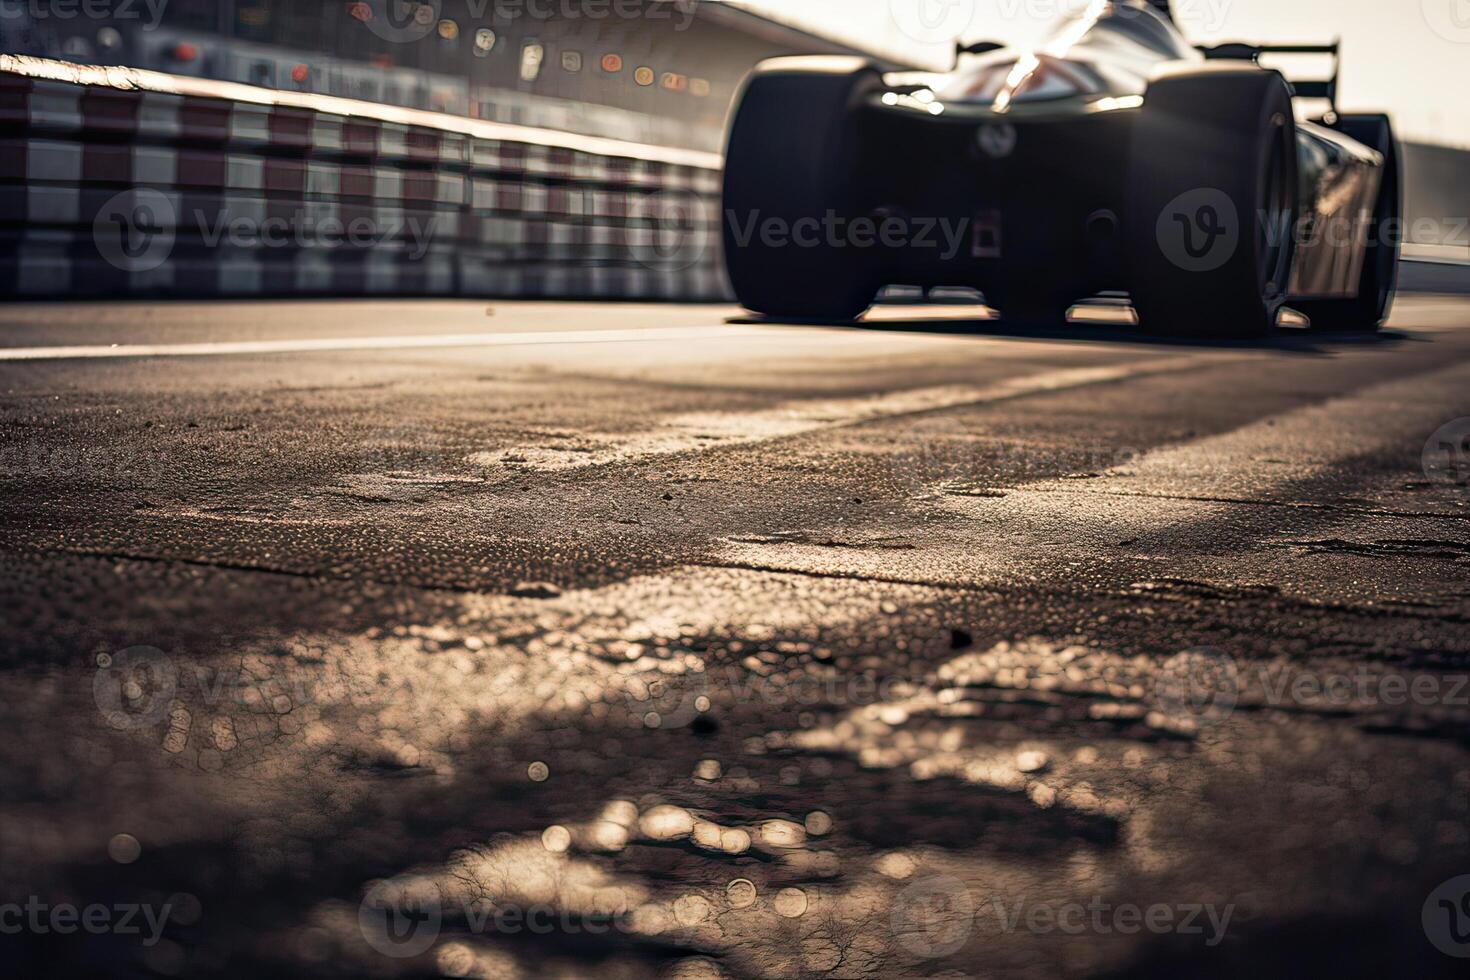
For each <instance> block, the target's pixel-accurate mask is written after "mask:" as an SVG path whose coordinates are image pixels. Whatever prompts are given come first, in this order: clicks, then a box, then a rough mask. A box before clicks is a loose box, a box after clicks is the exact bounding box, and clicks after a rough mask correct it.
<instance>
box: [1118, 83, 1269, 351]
mask: <svg viewBox="0 0 1470 980" xmlns="http://www.w3.org/2000/svg"><path fill="white" fill-rule="evenodd" d="M1297 210H1298V189H1297V146H1296V124H1295V121H1294V118H1293V116H1292V109H1291V92H1290V90H1289V89H1288V87H1287V84H1286V81H1285V80H1284V79H1283V78H1282V77H1281V75H1280V74H1278V73H1277V72H1274V71H1267V70H1264V69H1261V68H1258V67H1256V66H1254V65H1251V64H1248V63H1242V64H1239V65H1235V64H1228V65H1227V64H1214V65H1207V66H1203V67H1199V68H1193V69H1190V70H1189V71H1181V72H1171V73H1168V74H1164V75H1162V76H1160V77H1158V78H1155V79H1154V80H1153V81H1152V82H1151V83H1150V85H1149V87H1148V91H1147V94H1146V95H1145V97H1144V105H1143V108H1142V109H1141V110H1140V113H1139V116H1138V118H1137V120H1136V122H1135V128H1134V133H1133V143H1132V159H1131V170H1130V174H1129V203H1128V220H1127V226H1128V231H1127V235H1128V243H1129V251H1130V267H1131V280H1132V281H1131V284H1130V289H1129V291H1130V293H1131V294H1132V297H1133V306H1134V308H1135V310H1136V311H1137V312H1138V317H1139V322H1140V325H1141V326H1142V327H1144V328H1145V329H1148V330H1155V331H1163V332H1168V333H1176V334H1181V333H1182V334H1190V335H1196V336H1211V337H1220V336H1228V337H1259V336H1262V335H1264V334H1266V333H1268V332H1269V331H1270V330H1271V329H1272V327H1273V326H1274V325H1275V323H1276V316H1277V313H1278V312H1279V311H1280V309H1281V305H1282V303H1283V302H1284V301H1285V298H1286V287H1287V281H1288V279H1289V278H1290V275H1291V268H1292V258H1293V230H1294V227H1295V222H1296V216H1297Z"/></svg>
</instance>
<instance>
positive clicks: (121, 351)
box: [0, 325, 781, 361]
mask: <svg viewBox="0 0 1470 980" xmlns="http://www.w3.org/2000/svg"><path fill="white" fill-rule="evenodd" d="M780 335H781V332H780V331H777V330H773V329H771V328H770V327H756V326H723V325H720V326H702V327H646V328H638V329H633V330H543V331H537V330H526V331H519V332H513V333H504V332H503V333H451V334H422V335H417V336H415V335H408V336H387V337H308V338H301V339H294V340H239V341H220V342H216V343H195V344H94V345H90V346H77V347H11V348H0V361H55V360H69V359H97V358H120V357H218V356H222V355H241V354H245V355H251V354H299V353H309V352H313V351H349V350H364V351H367V350H415V349H420V350H422V349H432V348H445V347H515V346H535V345H541V344H548V345H551V344H630V343H662V342H665V341H670V340H734V339H740V338H743V337H765V338H771V337H775V336H780Z"/></svg>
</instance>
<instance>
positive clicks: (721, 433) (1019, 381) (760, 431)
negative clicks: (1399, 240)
mask: <svg viewBox="0 0 1470 980" xmlns="http://www.w3.org/2000/svg"><path fill="white" fill-rule="evenodd" d="M1250 356H1253V355H1223V356H1222V355H1220V354H1203V355H1198V354H1197V355H1190V356H1186V357H1168V358H1160V359H1155V360H1148V361H1141V362H1134V363H1131V364H1123V365H1109V366H1104V367H1085V368H1064V369H1061V370H1056V371H1045V372H1042V373H1040V374H1032V375H1024V376H1021V377H1016V378H1007V379H1006V380H1004V381H998V382H994V383H992V384H987V385H941V386H937V387H932V388H915V389H910V390H907V391H894V392H885V393H883V394H879V395H864V396H861V397H856V398H822V399H800V400H796V401H788V402H782V403H781V404H779V405H775V406H772V407H771V408H765V409H760V410H758V411H750V412H695V413H691V414H686V415H676V416H673V417H670V418H667V419H664V420H663V421H661V422H660V423H659V424H658V426H657V427H655V428H652V429H645V430H641V431H637V432H624V433H595V432H594V433H586V434H584V435H581V436H579V437H578V439H577V441H576V442H575V444H573V445H570V446H546V445H520V446H514V447H512V448H509V449H500V450H493V451H488V452H480V453H475V454H473V455H471V456H470V462H471V463H474V464H476V465H479V466H499V465H503V466H513V467H517V468H522V469H529V470H538V471H542V472H546V471H554V470H569V469H577V468H580V467H584V466H603V465H606V464H609V463H625V462H631V461H635V460H640V459H649V458H653V457H658V456H667V455H671V454H673V453H682V452H690V451H694V450H705V449H720V448H724V447H727V446H743V445H750V444H752V443H759V442H767V441H769V440H772V439H782V438H786V437H789V436H795V435H802V434H804V433H808V432H816V431H820V430H823V429H833V428H838V427H840V426H846V425H855V424H858V423H861V422H872V421H876V420H879V419H885V418H893V417H895V416H901V415H913V414H915V413H919V412H932V411H937V410H940V409H947V408H959V407H962V406H966V405H980V404H985V403H988V402H998V401H1005V400H1006V399H1010V398H1019V397H1022V396H1025V395H1036V394H1044V393H1046V392H1051V391H1062V390H1065V389H1069V388H1081V387H1085V386H1087V385H1095V384H1106V383H1109V382H1116V381H1126V380H1128V379H1129V378H1138V377H1146V376H1148V375H1153V374H1168V373H1173V372H1178V371H1187V370H1193V369H1195V368H1202V367H1206V366H1210V365H1218V364H1222V363H1227V362H1230V361H1236V360H1242V359H1244V358H1247V357H1250Z"/></svg>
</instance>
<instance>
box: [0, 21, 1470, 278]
mask: <svg viewBox="0 0 1470 980" xmlns="http://www.w3.org/2000/svg"><path fill="white" fill-rule="evenodd" d="M901 2H902V0H893V3H889V2H888V0H883V2H879V0H870V2H862V0H854V2H853V3H852V4H851V5H842V4H831V3H817V2H815V0H812V2H799V3H791V4H787V5H783V4H780V3H774V2H755V0H753V2H740V3H735V2H714V0H95V2H93V3H89V4H78V3H73V2H70V0H0V95H3V98H4V100H5V102H4V104H3V105H0V116H3V119H0V122H3V124H4V126H5V130H6V131H5V133H4V134H3V135H0V142H3V146H0V150H3V152H0V281H3V282H4V283H5V284H6V285H7V286H8V287H9V290H10V291H11V292H12V293H14V294H17V295H27V296H73V295H77V294H78V293H84V294H89V295H132V296H141V295H181V294H186V295H197V296H213V295H242V296H250V295H342V294H344V293H345V294H356V293H357V292H372V293H377V294H400V295H403V294H407V295H498V296H521V297H567V298H612V297H616V298H653V299H683V300H691V299H728V296H729V292H728V289H727V288H726V286H725V284H724V283H723V271H722V265H723V261H722V256H721V254H720V242H719V237H720V236H719V203H718V186H719V180H718V172H719V166H720V160H719V153H720V151H721V148H722V139H723V133H724V127H725V123H726V120H727V118H728V115H729V112H730V109H731V106H732V102H733V100H734V98H735V96H736V94H737V91H738V87H739V84H740V81H741V78H742V77H743V76H744V75H745V73H746V72H747V71H749V70H750V68H751V67H752V66H753V65H755V64H756V63H757V62H759V61H761V60H762V59H765V58H769V57H775V56H780V55H789V54H844V53H846V54H852V53H857V54H864V55H866V56H869V57H873V58H875V59H876V60H878V61H879V63H880V64H882V65H884V66H885V67H887V68H891V69H902V68H911V67H914V66H915V65H919V66H925V67H929V68H933V67H937V66H938V62H940V61H944V60H945V57H947V56H945V55H944V54H943V52H944V51H946V50H949V49H948V48H947V45H945V44H940V43H938V41H936V40H935V39H934V38H928V39H927V43H925V42H921V41H919V40H917V39H916V38H915V37H914V33H915V32H914V30H913V29H912V25H909V29H908V30H906V29H905V26H904V23H903V20H904V18H903V17H902V16H900V14H902V13H903V11H904V10H905V9H907V8H902V7H900V6H895V5H894V4H898V3H901ZM915 2H917V0H915ZM1042 6H1043V7H1044V8H1045V11H1046V12H1047V13H1048V15H1049V17H1050V19H1052V20H1054V19H1055V17H1056V15H1057V13H1058V12H1060V11H1062V10H1065V9H1067V7H1068V4H1067V3H1065V2H1059V3H1055V4H1051V3H1048V4H1044V5H1042ZM843 9H850V10H851V17H850V18H848V19H847V20H846V21H845V22H844V19H843V18H842V16H841V15H840V11H841V10H843ZM946 9H948V8H946ZM955 9H958V10H961V11H968V12H969V13H970V15H971V16H970V19H969V21H968V23H967V24H959V25H958V27H961V28H964V30H963V31H962V32H961V33H962V34H964V36H966V37H968V36H970V35H972V34H975V33H976V32H977V31H978V32H979V33H980V34H982V35H985V36H991V35H993V36H996V37H1002V38H1006V37H1008V36H1009V35H1017V34H1024V32H1025V30H1024V29H1027V27H1028V25H1027V23H1025V20H1026V17H1028V16H1029V17H1033V19H1035V17H1034V16H1033V15H1035V14H1036V11H1035V10H1033V9H1032V5H1028V4H1023V3H1022V4H1010V5H1008V6H1007V5H1004V4H1003V5H1001V6H999V7H996V8H995V9H994V10H992V9H991V8H990V7H988V6H977V5H976V4H974V3H968V4H967V3H964V2H961V3H959V4H958V5H957V6H955ZM1209 9H1211V10H1215V9H1216V7H1215V6H1211V7H1210V8H1209ZM1231 9H1232V10H1233V9H1234V8H1231ZM1304 9H1306V8H1301V9H1298V8H1297V7H1292V8H1291V10H1290V11H1288V12H1286V13H1283V14H1282V17H1283V18H1285V22H1284V25H1285V26H1283V25H1279V24H1276V20H1274V19H1272V18H1275V15H1274V14H1273V15H1271V18H1266V19H1269V20H1271V25H1275V26H1277V27H1282V29H1287V28H1289V29H1290V30H1294V31H1301V32H1306V34H1310V35H1311V38H1307V39H1315V38H1316V36H1317V35H1319V34H1323V35H1324V36H1325V35H1326V34H1330V33H1331V31H1332V30H1333V25H1332V24H1330V23H1327V22H1326V21H1325V20H1323V21H1322V22H1321V23H1318V22H1314V21H1308V22H1306V23H1303V22H1301V19H1300V15H1301V13H1302V10H1304ZM1007 10H1009V11H1010V13H1009V14H1007V13H1006V11H1007ZM1176 10H1178V11H1190V12H1195V13H1197V12H1198V5H1193V6H1188V7H1186V6H1184V5H1177V4H1176ZM910 12H911V11H910ZM951 12H952V11H951ZM1413 13H1414V12H1412V11H1410V12H1409V13H1406V14H1404V15H1403V17H1404V18H1406V19H1407V20H1412V21H1413V22H1414V24H1415V25H1417V26H1418V27H1420V28H1424V29H1422V30H1419V31H1417V32H1416V31H1409V30H1403V31H1400V33H1401V34H1402V35H1403V36H1402V37H1400V38H1398V42H1399V43H1401V44H1411V43H1413V44H1420V43H1421V42H1420V41H1419V40H1418V39H1419V38H1420V37H1421V35H1422V37H1423V38H1426V39H1432V40H1436V41H1437V40H1438V38H1436V37H1435V36H1434V35H1432V34H1431V32H1430V31H1429V30H1428V29H1427V28H1425V27H1424V25H1422V24H1419V21H1418V19H1417V18H1416V17H1414V16H1413ZM1023 14H1024V15H1026V16H1022V15H1023ZM1288 14H1289V16H1288ZM1343 16H1344V17H1345V18H1346V20H1345V21H1344V23H1345V24H1347V25H1348V26H1352V24H1353V23H1356V22H1357V21H1361V20H1362V18H1363V17H1364V16H1365V15H1364V14H1363V13H1362V11H1349V10H1345V11H1344V15H1343ZM1176 17H1182V14H1176ZM1293 17H1295V18H1297V19H1296V20H1292V19H1291V18H1293ZM1247 19H1248V18H1245V17H1243V16H1241V17H1233V18H1232V19H1230V20H1229V21H1228V22H1227V23H1225V24H1214V23H1209V22H1199V23H1196V22H1195V20H1181V29H1183V30H1185V32H1186V34H1187V35H1189V36H1190V37H1191V38H1192V39H1195V40H1200V39H1203V38H1205V37H1206V36H1207V35H1209V34H1210V32H1211V31H1212V30H1224V29H1229V30H1237V29H1238V32H1239V33H1241V34H1242V36H1254V35H1253V34H1252V32H1251V30H1250V29H1249V28H1250V27H1251V26H1252V25H1249V24H1246V23H1245V21H1246V20H1247ZM1254 19H1255V20H1261V19H1262V18H1261V17H1256V18H1254ZM1196 20H1198V18H1196ZM1319 20H1320V18H1319ZM1236 21H1240V23H1236ZM992 22H994V23H992ZM1406 22H1407V21H1406ZM1038 23H1040V22H1039V21H1038ZM1271 25H1267V26H1271ZM921 26H922V23H921ZM1033 26H1034V25H1033ZM1256 26H1260V25H1256ZM1358 26H1359V27H1363V25H1362V24H1358ZM1370 26H1371V25H1370ZM992 27H993V28H994V30H993V31H992V30H991V28H992ZM1306 34H1304V35H1303V36H1304V38H1305V37H1306ZM946 36H947V35H946ZM936 37H937V34H936ZM839 38H840V39H839ZM1387 40H1388V41H1393V38H1389V39H1387ZM1020 43H1026V42H1025V41H1024V39H1022V40H1021V42H1020ZM1422 43H1425V44H1427V43H1429V41H1428V40H1425V41H1423V42H1422ZM857 45H863V47H862V48H861V49H860V48H859V47H857ZM1360 50H1363V49H1362V48H1361V47H1360ZM1380 53H1381V52H1380ZM1372 54H1373V52H1370V51H1367V50H1363V54H1362V58H1361V61H1362V63H1363V67H1364V73H1365V74H1367V75H1370V76H1371V75H1372V71H1375V70H1376V69H1373V68H1372V65H1376V64H1378V61H1374V60H1373V59H1372V58H1371V57H1370V56H1371V55H1372ZM7 56H9V57H7ZM15 56H20V57H19V58H17V57H15ZM27 56H28V57H29V58H31V59H42V60H40V61H33V62H31V63H29V64H28V65H27V66H25V67H22V66H23V65H26V62H25V58H26V57H27ZM1378 60H1379V61H1381V60H1382V59H1381V58H1380V59H1378ZM1355 63H1357V62H1355V61H1354V60H1353V55H1352V53H1351V52H1349V53H1348V55H1347V62H1346V70H1347V72H1348V74H1349V76H1350V77H1352V75H1353V71H1354V64H1355ZM66 64H71V65H81V66H98V67H108V66H125V67H127V68H129V69H139V70H143V71H145V72H148V73H157V74H149V75H140V74H138V73H136V72H133V73H110V72H105V71H102V72H99V71H95V70H94V71H91V72H80V73H79V72H76V71H74V70H71V69H68V68H66V67H65V65H66ZM1370 69H1371V70H1370ZM1372 77H1377V76H1372ZM1430 81H1432V80H1430ZM221 83H226V86H225V87H221ZM229 85H234V86H238V87H233V88H231V87H228V86H229ZM144 91H146V92H148V93H150V94H149V95H148V97H147V98H143V97H140V93H142V92H144ZM1425 91H1426V98H1428V95H1430V94H1434V93H1439V89H1438V88H1437V87H1435V85H1433V84H1430V85H1428V86H1427V87H1426V89H1425ZM119 93H127V94H126V95H120V94H119ZM1441 94H1442V93H1441ZM1401 96H1402V93H1400V98H1399V103H1402V101H1403V100H1402V97H1401ZM1437 97H1439V95H1436V98H1437ZM1385 98H1387V100H1388V101H1389V102H1394V97H1392V96H1385ZM1399 103H1395V105H1398V107H1399V108H1400V109H1402V108H1403V105H1401V104H1399ZM1408 104H1409V105H1410V106H1418V105H1419V103H1418V102H1417V101H1413V102H1410V103H1408ZM1395 105H1384V106H1379V105H1359V104H1357V101H1356V99H1355V100H1354V104H1352V105H1350V106H1348V107H1347V108H1350V109H1379V108H1389V109H1395ZM260 106H267V107H269V108H266V109H259V108H258V107H260ZM1405 111H1407V110H1405ZM303 114H304V115H303ZM257 117H259V118H257ZM201 120H203V121H205V122H204V124H202V125H201ZM303 120H308V121H306V122H303ZM357 123H361V124H362V126H363V127H365V129H366V131H371V132H372V133H373V134H374V136H373V140H372V141H370V142H363V141H362V140H361V139H356V141H354V139H347V140H345V141H344V140H343V139H341V138H338V137H336V136H333V135H332V133H335V132H336V131H337V130H338V129H340V128H341V127H342V126H343V125H349V127H350V126H351V125H356V124H357ZM303 126H305V127H306V128H305V129H304V130H303V129H301V127H303ZM1417 132H1418V131H1416V132H1415V135H1417ZM558 134H567V136H568V137H578V138H583V139H582V141H581V142H578V141H577V139H566V138H562V137H561V136H559V135H558ZM589 139H590V140H592V141H594V142H590V143H589V142H587V140H589ZM405 140H406V141H407V143H408V144H414V143H415V141H417V144H418V145H416V146H412V145H408V146H402V147H401V146H399V143H402V142H404V141H405ZM599 140H600V141H616V142H615V143H609V142H595V141H599ZM1446 142H1453V140H1451V139H1447V140H1446ZM427 146H432V148H433V149H432V153H428V155H426V151H425V147H427ZM553 151H554V152H553ZM772 152H773V153H779V152H780V148H779V147H773V148H772ZM548 153H552V154H553V156H556V155H558V154H559V155H560V156H557V158H556V159H549V158H548V157H547V154H548ZM691 153H692V154H695V155H694V156H689V155H688V154H691ZM568 154H569V155H568ZM681 154H683V155H681ZM1404 164H1405V168H1406V176H1407V180H1406V184H1407V200H1406V213H1407V215H1408V216H1409V219H1410V220H1409V224H1408V226H1407V227H1406V229H1405V232H1406V238H1407V241H1408V242H1409V243H1411V244H1410V247H1409V248H1408V249H1407V250H1406V253H1407V254H1408V255H1409V256H1410V257H1412V258H1414V259H1416V260H1419V261H1417V262H1415V263H1413V264H1411V265H1410V266H1407V267H1406V283H1407V284H1408V285H1410V286H1411V287H1424V288H1429V286H1433V288H1436V289H1444V288H1451V287H1455V288H1458V285H1459V284H1462V282H1463V280H1465V279H1467V278H1470V277H1467V276H1465V275H1464V273H1463V270H1460V269H1458V268H1455V269H1450V268H1447V265H1454V264H1456V263H1463V262H1465V261H1466V260H1470V189H1467V181H1466V179H1465V178H1466V176H1467V175H1470V151H1467V150H1461V149H1456V148H1453V147H1449V146H1436V145H1430V144H1429V143H1425V142H1406V144H1405V147H1404ZM671 167H672V168H673V169H670V168H671ZM680 168H683V169H680ZM139 192H146V193H143V194H140V193H139ZM269 221H276V222H285V223H286V224H288V225H289V226H290V228H291V235H290V237H289V239H286V240H279V241H276V242H275V243H274V244H271V243H267V245H268V246H269V247H266V248H262V247H260V241H259V240H260V239H261V238H262V237H263V236H262V235H261V234H260V231H261V229H262V227H263V226H265V224H266V223H267V222H269ZM236 222H243V223H244V225H250V226H252V227H253V234H252V235H249V236H245V240H242V236H240V235H235V234H231V235H228V236H226V237H225V239H223V240H222V239H221V238H220V236H219V235H217V234H214V232H215V231H217V230H218V229H220V228H233V227H243V225H236V224H235V223H236ZM353 222H357V223H358V226H359V227H362V223H364V222H366V223H369V224H370V225H371V228H368V229H367V231H366V232H365V233H364V235H362V236H361V238H360V241H353V242H347V243H343V242H341V241H339V240H337V238H340V235H339V236H337V238H334V237H333V236H332V235H331V234H330V231H331V230H332V229H335V228H338V227H339V226H343V225H349V224H351V223H353ZM323 228H326V229H327V230H328V232H329V233H328V234H325V235H324V234H323V231H322V229H323ZM201 231H202V232H203V236H202V237H203V239H204V240H203V241H201V240H200V239H201ZM118 234H122V236H123V239H122V242H121V245H120V246H118V243H117V242H115V241H112V239H115V238H116V237H117V235H118ZM99 237H105V238H107V239H108V241H99ZM361 242H366V244H362V243H361Z"/></svg>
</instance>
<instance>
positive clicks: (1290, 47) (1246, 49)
mask: <svg viewBox="0 0 1470 980" xmlns="http://www.w3.org/2000/svg"><path fill="white" fill-rule="evenodd" d="M1341 47H1342V44H1341V42H1339V41H1333V42H1332V43H1331V44H1241V43H1230V44H1217V45H1215V46H1214V47H1209V46H1206V45H1200V46H1199V47H1198V49H1197V50H1198V51H1199V53H1200V54H1202V55H1204V56H1205V57H1206V58H1209V59H1212V60H1213V59H1216V58H1228V59H1231V60H1235V61H1259V60H1260V57H1261V55H1263V54H1330V55H1332V77H1331V78H1329V79H1327V80H1326V81H1302V82H1297V81H1293V82H1292V83H1291V91H1292V94H1293V95H1295V96H1296V97H1297V98H1299V99H1326V100H1327V101H1328V102H1329V103H1331V105H1332V111H1333V112H1336V111H1337V79H1338V76H1339V75H1340V74H1341V72H1342V56H1341V54H1340V49H1341Z"/></svg>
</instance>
